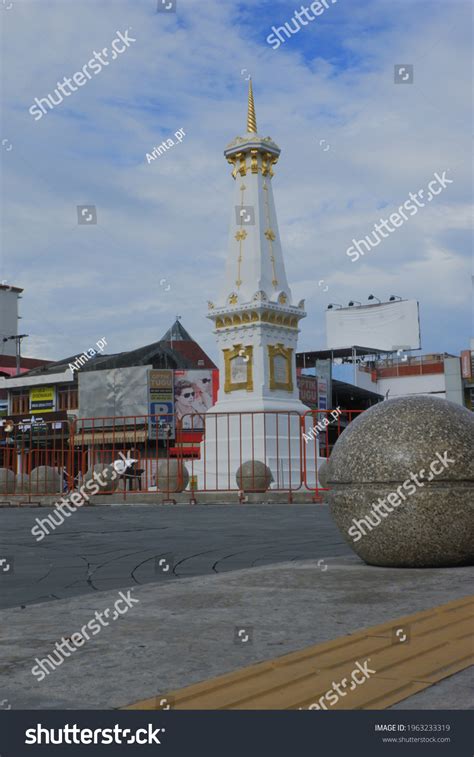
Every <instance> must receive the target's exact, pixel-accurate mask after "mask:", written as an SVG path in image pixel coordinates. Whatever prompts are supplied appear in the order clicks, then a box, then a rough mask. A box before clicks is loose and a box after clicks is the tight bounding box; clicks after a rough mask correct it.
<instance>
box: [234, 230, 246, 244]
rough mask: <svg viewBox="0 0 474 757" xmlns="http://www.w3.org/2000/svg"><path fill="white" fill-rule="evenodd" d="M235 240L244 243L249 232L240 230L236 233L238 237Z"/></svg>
mask: <svg viewBox="0 0 474 757" xmlns="http://www.w3.org/2000/svg"><path fill="white" fill-rule="evenodd" d="M235 238H236V240H237V241H238V242H241V241H242V240H243V239H246V238H247V232H246V231H245V229H240V230H239V231H238V232H237V233H236V235H235Z"/></svg>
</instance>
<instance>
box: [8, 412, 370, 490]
mask: <svg viewBox="0 0 474 757" xmlns="http://www.w3.org/2000/svg"><path fill="white" fill-rule="evenodd" d="M336 412H337V414H336V415H334V414H335V413H336ZM360 412H362V411H361V410H342V411H339V410H337V411H332V410H308V412H307V413H306V414H305V415H304V416H300V415H298V414H297V413H296V412H282V411H279V412H276V411H275V412H241V413H219V414H215V413H212V410H211V411H209V412H208V413H207V414H205V415H199V414H196V413H194V414H189V415H186V416H182V417H180V418H177V417H175V416H171V415H166V416H159V415H141V416H137V415H133V416H124V417H104V418H86V419H78V420H75V421H61V422H57V421H50V422H49V421H43V422H42V423H41V425H39V424H36V425H34V424H33V426H29V427H25V424H23V425H22V424H21V423H20V424H17V425H15V424H13V426H14V428H13V429H12V430H11V431H10V432H9V434H8V435H5V434H4V439H3V446H2V447H0V468H8V469H9V470H10V471H11V474H6V475H7V476H8V477H9V481H7V482H6V481H5V480H4V479H1V480H0V499H8V494H12V495H15V494H19V495H22V496H23V497H24V498H25V500H27V501H29V502H31V501H32V499H33V500H34V498H35V497H39V496H44V495H50V496H53V497H54V496H56V495H57V498H58V499H60V498H61V496H66V495H67V494H68V493H71V492H72V491H74V490H79V489H80V487H81V486H82V485H83V484H84V481H85V477H86V474H87V478H90V477H91V476H92V475H93V470H94V466H99V467H102V466H104V465H105V466H110V465H111V464H113V463H117V464H118V461H120V460H123V459H124V458H125V459H128V460H134V463H133V464H129V465H128V466H127V468H126V470H125V471H124V472H123V473H121V474H120V475H119V476H118V477H117V486H116V487H115V488H113V487H112V486H110V487H109V489H108V490H107V491H101V493H104V494H108V495H114V496H115V497H117V496H119V497H121V498H122V497H123V499H126V498H127V496H128V495H129V494H130V492H136V491H141V492H158V491H159V492H160V493H161V494H162V495H163V499H164V500H165V501H167V500H173V494H174V491H175V483H176V478H177V479H178V489H179V488H184V485H185V484H186V483H187V488H186V493H187V494H189V497H190V501H191V502H194V501H195V498H196V495H197V494H198V493H199V492H222V493H225V492H238V493H239V496H240V498H241V499H243V497H244V492H243V490H242V488H241V487H240V486H239V483H238V482H237V480H236V472H237V470H238V468H240V466H241V465H243V464H244V463H248V466H247V468H248V470H247V472H246V478H245V481H244V484H243V487H244V489H245V492H250V491H261V490H262V486H261V484H262V476H261V471H260V470H259V466H258V465H256V463H257V462H262V463H264V464H265V465H267V466H268V467H269V468H270V470H271V473H272V476H273V481H272V482H271V483H270V485H269V489H270V490H271V491H278V492H286V493H287V494H288V497H289V501H291V499H292V493H293V492H295V491H298V490H301V489H303V490H307V491H308V490H309V491H311V492H313V493H314V495H315V497H316V498H317V497H319V495H320V492H321V491H323V489H322V487H321V486H319V482H318V465H319V464H320V461H321V459H325V458H327V457H328V456H329V454H330V452H331V449H332V446H333V445H334V443H335V441H336V440H337V438H338V437H339V435H340V434H341V433H342V432H343V430H344V428H345V427H346V426H347V425H348V423H350V422H351V421H352V419H353V418H354V416H356V415H358V414H359V413H360ZM324 418H327V419H328V422H327V424H325V423H324V421H323V419H324ZM310 429H313V430H312V431H310ZM122 456H123V457H122ZM44 466H46V467H47V469H48V472H47V473H45V470H44ZM4 475H5V474H4ZM186 477H188V479H189V481H188V482H186V481H185V479H186ZM240 483H241V484H242V481H241V482H240ZM179 484H181V485H182V486H180V485H179ZM263 489H265V486H264V487H263Z"/></svg>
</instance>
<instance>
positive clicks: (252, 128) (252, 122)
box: [247, 79, 257, 134]
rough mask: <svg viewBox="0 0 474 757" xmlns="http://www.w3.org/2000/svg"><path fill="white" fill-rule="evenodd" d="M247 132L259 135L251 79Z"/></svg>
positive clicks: (250, 80)
mask: <svg viewBox="0 0 474 757" xmlns="http://www.w3.org/2000/svg"><path fill="white" fill-rule="evenodd" d="M247 131H248V132H250V133H252V134H256V133H257V118H256V116H255V105H254V102H253V90H252V79H249V108H248V113H247Z"/></svg>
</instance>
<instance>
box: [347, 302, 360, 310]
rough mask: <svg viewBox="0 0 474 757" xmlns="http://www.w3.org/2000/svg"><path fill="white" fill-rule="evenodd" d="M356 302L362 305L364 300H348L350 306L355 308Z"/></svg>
mask: <svg viewBox="0 0 474 757" xmlns="http://www.w3.org/2000/svg"><path fill="white" fill-rule="evenodd" d="M356 303H357V305H362V302H359V300H350V302H348V305H349V307H350V308H353V307H354V305H355V304H356Z"/></svg>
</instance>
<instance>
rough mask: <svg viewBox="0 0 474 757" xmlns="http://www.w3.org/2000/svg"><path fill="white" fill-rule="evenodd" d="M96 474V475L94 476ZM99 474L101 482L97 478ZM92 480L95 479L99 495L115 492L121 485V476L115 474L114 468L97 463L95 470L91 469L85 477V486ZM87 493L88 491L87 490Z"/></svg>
mask: <svg viewBox="0 0 474 757" xmlns="http://www.w3.org/2000/svg"><path fill="white" fill-rule="evenodd" d="M94 474H96V475H95V476H94ZM97 474H99V475H101V480H100V481H99V480H98V478H97ZM92 478H94V482H95V483H96V485H97V486H98V487H99V491H98V492H97V493H98V494H107V493H108V492H114V491H115V490H116V488H117V486H118V483H119V476H118V474H117V473H116V472H115V468H114V466H113V465H110V464H106V463H96V464H95V465H94V467H93V468H89V470H88V471H87V473H86V475H85V476H84V481H83V484H86V483H87V481H90V480H91V479H92ZM102 481H103V483H102ZM86 491H88V490H87V489H86Z"/></svg>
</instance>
